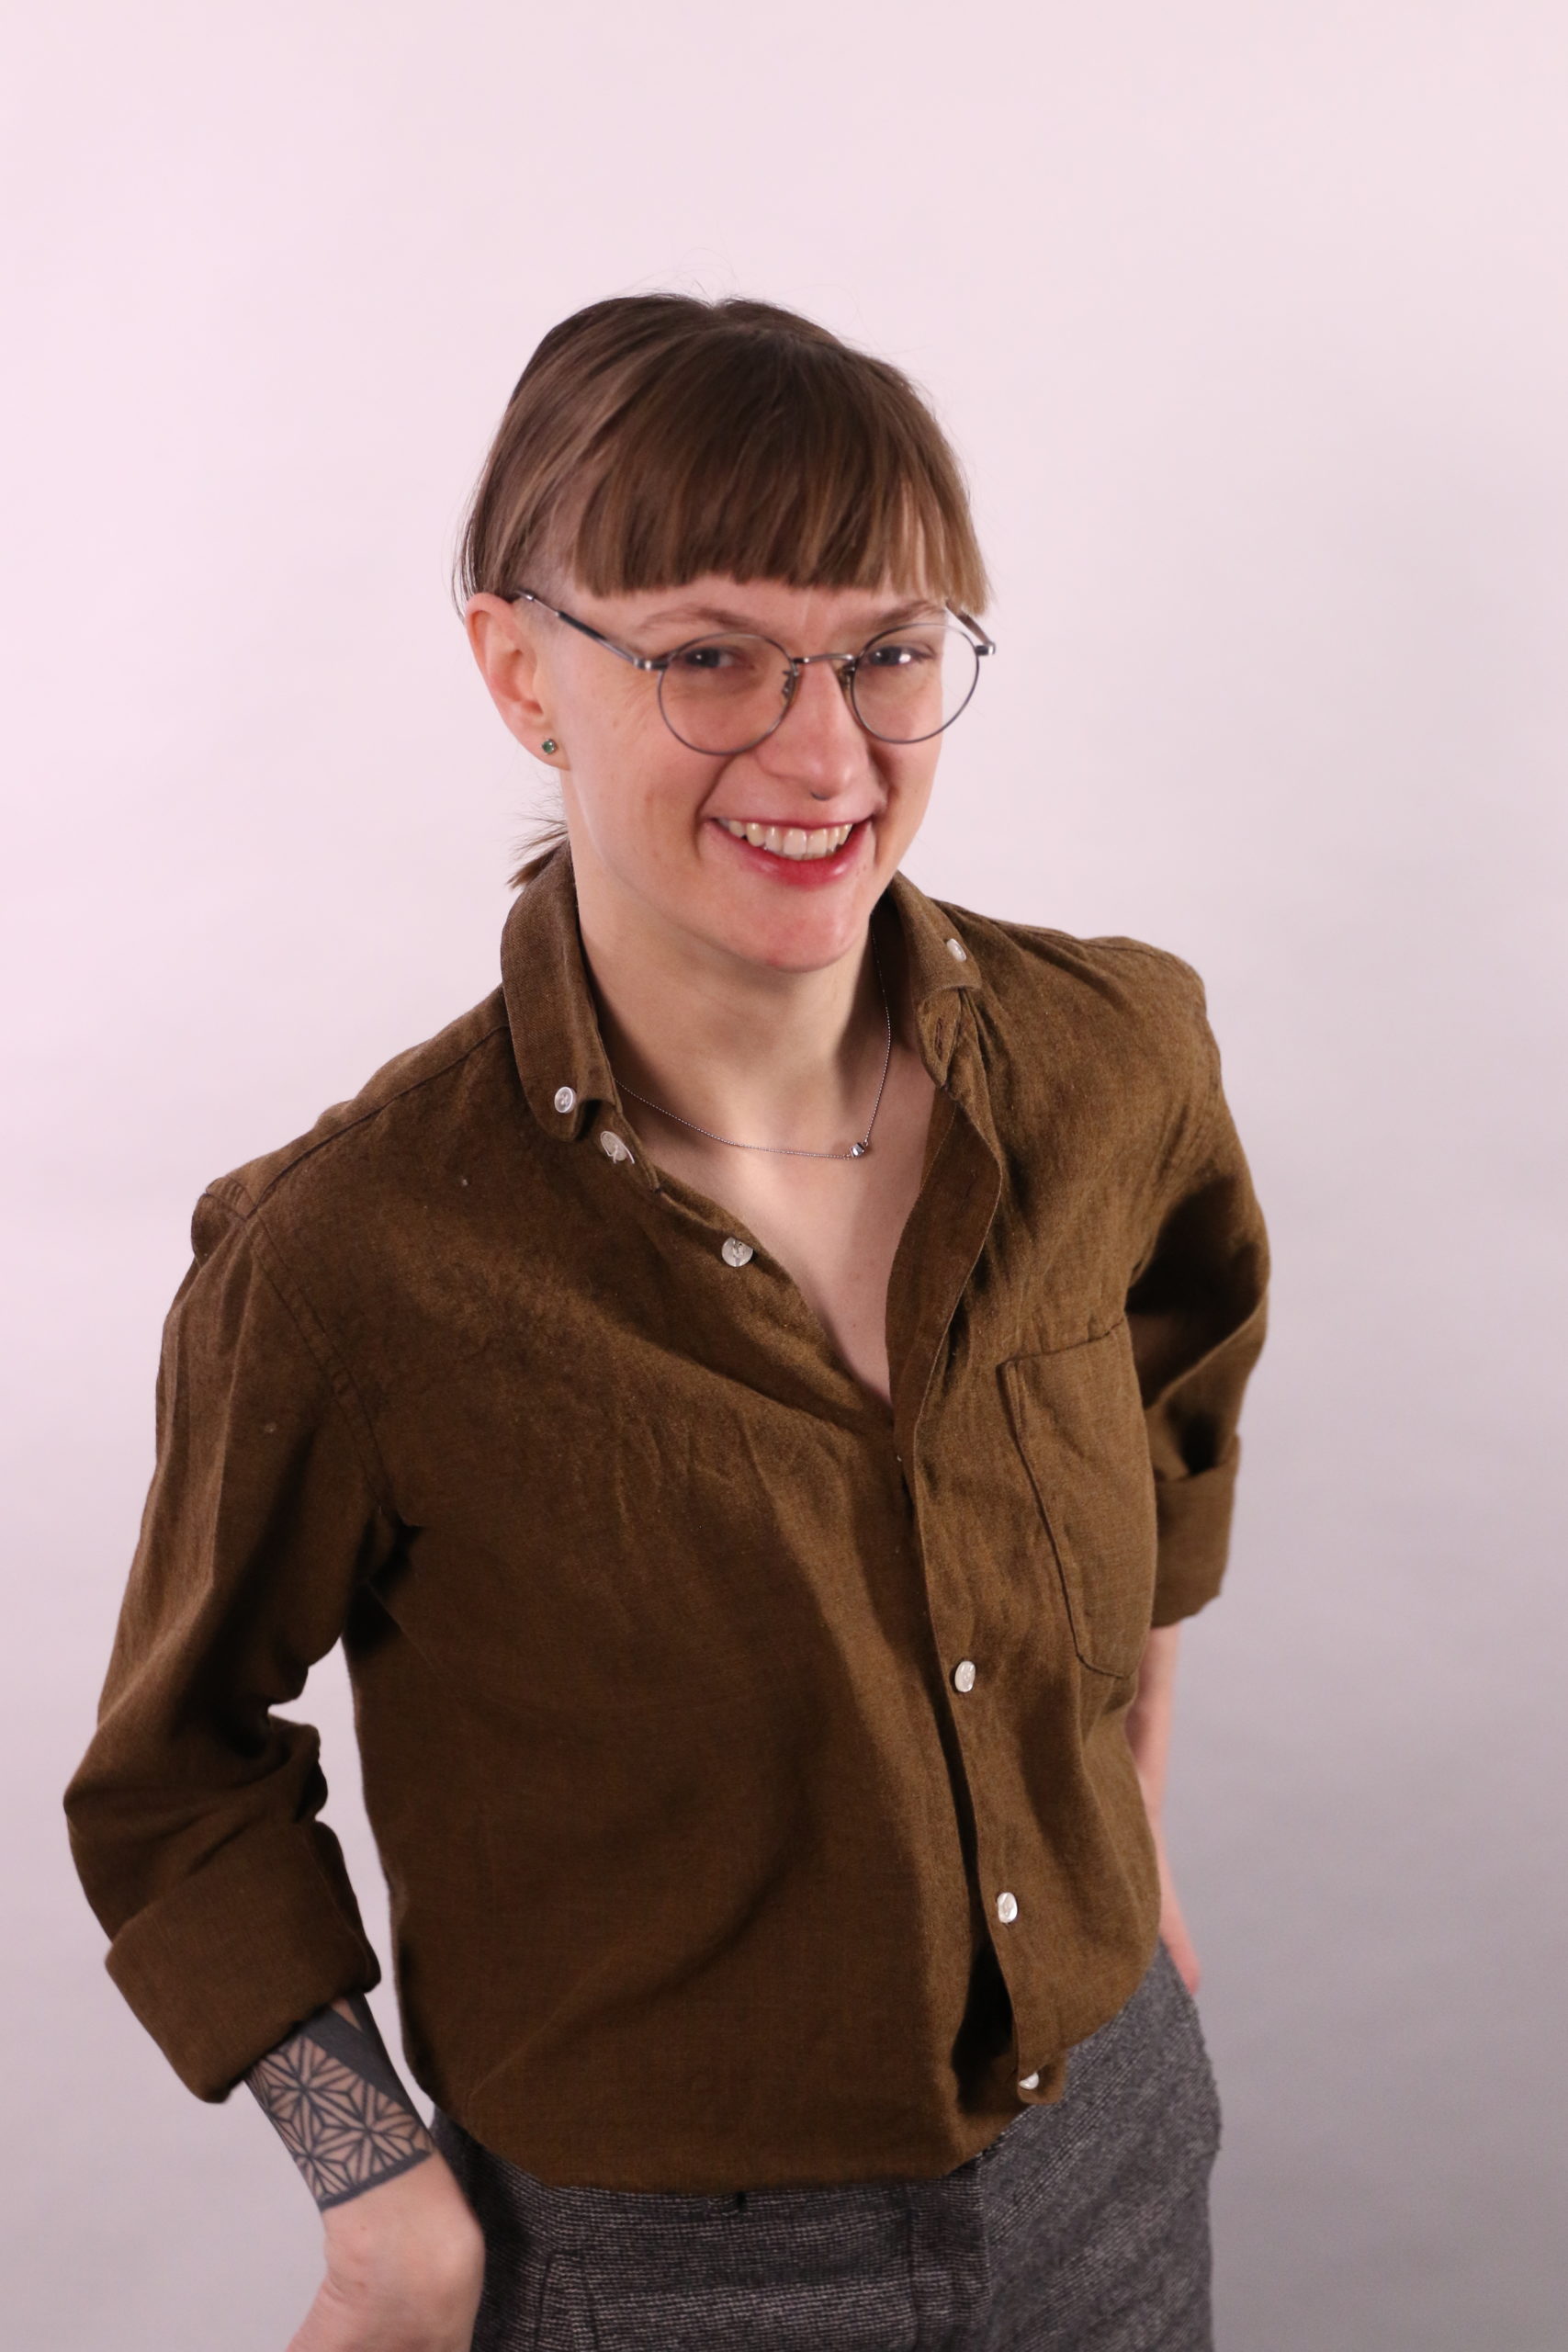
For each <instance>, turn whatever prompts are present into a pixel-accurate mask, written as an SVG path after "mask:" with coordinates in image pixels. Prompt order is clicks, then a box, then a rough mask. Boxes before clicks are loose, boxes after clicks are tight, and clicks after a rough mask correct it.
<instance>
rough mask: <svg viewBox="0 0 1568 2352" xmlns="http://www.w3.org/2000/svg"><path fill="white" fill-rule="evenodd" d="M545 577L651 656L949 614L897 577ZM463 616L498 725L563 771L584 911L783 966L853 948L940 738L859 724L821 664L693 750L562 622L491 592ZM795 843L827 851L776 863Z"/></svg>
mask: <svg viewBox="0 0 1568 2352" xmlns="http://www.w3.org/2000/svg"><path fill="white" fill-rule="evenodd" d="M555 587H556V588H557V589H558V594H551V602H552V603H556V604H558V605H560V606H561V608H562V609H563V610H564V611H566V612H569V613H570V614H572V615H573V616H575V617H576V618H577V619H579V620H582V621H586V622H588V623H589V625H590V626H591V627H592V628H596V629H600V630H602V631H603V632H604V635H605V636H606V637H609V638H613V639H615V642H616V644H618V645H622V646H626V647H627V648H628V649H629V650H632V651H633V652H637V653H641V654H649V655H653V654H662V653H668V652H669V651H671V649H672V648H674V647H675V646H678V645H681V644H682V643H683V642H684V641H685V640H686V639H691V638H694V637H700V636H704V635H706V634H709V633H711V632H713V631H716V630H735V629H744V630H753V631H756V632H758V633H760V634H761V635H762V636H765V637H770V638H773V639H776V640H777V642H778V643H779V644H780V645H782V646H783V647H784V648H785V650H787V651H789V652H791V653H795V654H804V653H820V652H829V651H831V652H842V653H854V652H858V651H859V650H860V649H861V648H862V647H863V645H864V644H865V642H866V640H867V639H869V638H871V637H874V636H875V635H876V634H877V632H878V631H879V630H881V629H884V628H890V627H892V626H894V625H895V624H896V623H902V622H904V621H906V620H908V619H912V618H916V617H922V616H939V615H940V613H941V609H942V608H941V606H940V604H932V603H931V602H930V601H929V600H928V599H926V598H924V597H923V596H922V594H921V593H920V592H919V590H918V589H916V590H912V591H911V590H909V589H907V588H901V587H899V586H897V585H892V586H889V587H887V588H886V590H866V589H858V588H856V589H845V588H830V589H829V588H791V587H787V586H785V585H784V584H783V583H782V582H775V581H747V582H738V581H734V580H728V579H724V578H721V577H719V576H717V575H710V576H709V577H707V578H705V579H701V580H695V581H693V582H688V583H687V584H686V585H684V586H682V587H680V588H672V589H650V590H644V591H640V592H638V593H637V594H629V595H620V596H599V597H595V596H591V595H590V594H588V593H587V591H586V590H584V589H581V588H579V587H577V586H576V585H575V584H574V583H572V582H570V581H562V580H559V579H558V580H557V582H555ZM540 593H541V594H544V593H546V590H545V589H544V588H543V587H541V589H540ZM467 621H468V632H469V637H470V640H471V642H472V644H473V648H474V652H475V656H476V658H477V659H478V661H479V666H480V668H481V670H482V671H483V673H484V675H485V680H486V683H487V684H488V685H489V687H490V690H491V695H492V696H493V698H494V700H495V703H496V706H497V707H498V709H499V710H500V712H501V714H502V718H504V720H505V721H506V724H507V726H508V727H509V728H510V729H511V730H512V732H513V734H514V735H515V736H516V737H517V739H518V741H520V742H522V743H523V744H525V746H526V748H527V749H528V750H529V751H531V752H534V754H535V755H536V757H540V756H543V757H545V758H547V759H548V760H549V762H550V764H551V765H552V766H554V767H555V768H556V769H557V770H558V773H559V775H560V784H561V796H562V799H563V801H564V803H565V808H566V815H567V823H568V826H569V828H570V835H571V848H572V861H573V865H574V868H575V870H576V875H577V882H578V889H579V894H580V898H581V900H582V904H583V907H584V911H585V913H586V912H587V911H588V910H589V909H590V908H592V910H593V911H594V913H595V915H596V916H598V917H601V918H603V919H604V920H608V921H614V922H618V923H619V924H620V925H621V926H622V927H623V928H624V927H625V926H626V925H627V924H628V923H629V924H630V925H631V926H632V927H633V928H634V929H635V928H636V927H637V926H638V925H639V924H640V925H643V926H651V927H653V928H654V929H657V930H660V931H662V932H663V933H665V934H666V935H667V937H668V936H669V935H670V934H674V935H676V936H677V937H679V938H680V939H681V940H682V941H683V942H684V943H685V944H687V945H688V946H689V947H690V948H691V949H693V950H697V951H699V952H701V953H704V954H705V955H709V956H711V955H715V954H716V955H717V956H728V957H738V958H740V959H741V960H743V961H746V962H749V963H751V964H761V965H767V966H772V967H775V968H778V969H781V970H789V971H807V970H815V969H819V968H820V967H823V966H825V965H829V964H832V963H835V962H837V961H838V960H839V959H840V957H842V956H847V955H849V954H851V953H852V952H855V951H857V950H858V949H859V947H860V945H861V944H862V943H863V940H864V937H865V929H866V923H867V921H868V919H869V917H870V914H871V910H872V908H873V907H874V904H875V902H876V900H877V899H878V898H879V897H880V895H881V893H882V892H883V890H884V889H885V888H886V886H887V882H888V879H889V877H890V876H892V874H893V873H894V871H895V869H896V868H897V865H899V862H900V861H901V859H902V858H903V856H904V854H905V852H906V850H907V849H908V845H909V843H910V842H911V841H912V840H913V838H914V835H915V833H916V831H917V830H918V828H919V823H920V820H921V818H922V817H923V816H924V814H925V809H926V804H927V801H928V799H929V797H930V795H931V781H932V778H933V776H934V775H935V772H936V763H937V759H938V755H939V753H940V751H941V746H942V738H941V736H940V735H938V736H933V737H931V738H930V739H929V740H928V741H925V742H921V743H889V742H885V741H881V740H879V739H878V738H877V737H875V736H872V735H868V734H867V733H866V732H865V730H864V729H863V728H862V727H861V725H860V724H859V722H858V721H857V719H856V718H855V716H854V713H853V711H852V708H851V707H850V703H849V698H848V695H846V694H845V692H844V689H843V687H842V686H841V685H840V683H839V673H838V672H837V671H836V670H835V668H834V667H833V665H832V664H831V663H829V662H817V663H814V664H813V665H812V666H811V667H810V668H808V669H807V670H805V671H803V672H802V673H800V678H799V684H798V685H797V688H796V691H795V698H794V700H793V702H792V703H791V705H790V707H789V709H788V712H787V714H786V715H785V717H784V721H783V723H782V724H781V725H780V726H779V727H777V728H776V729H774V731H773V733H772V734H771V735H769V736H766V737H765V738H764V739H763V741H761V742H760V743H757V744H755V745H753V747H752V748H751V749H750V751H746V752H736V753H733V754H730V755H728V756H716V755H714V754H712V753H709V752H697V751H693V750H690V749H688V747H687V746H686V745H685V744H684V743H682V741H680V740H679V739H678V738H677V737H676V736H675V735H674V734H672V733H671V730H670V729H669V728H668V727H667V726H666V724H665V722H664V720H663V718H661V716H660V708H659V695H658V684H659V681H658V678H657V677H656V676H655V675H654V674H652V673H649V672H646V671H638V670H634V669H633V668H632V667H631V665H630V664H629V663H628V662H622V661H619V660H617V659H616V657H615V654H613V653H611V652H608V651H607V650H605V649H604V647H603V646H600V645H595V644H594V643H593V641H592V639H589V638H586V637H584V636H583V635H582V634H581V631H580V630H577V629H574V628H570V627H568V625H567V624H566V623H565V622H564V621H558V620H556V619H555V618H554V617H553V616H551V615H549V614H547V613H546V612H543V611H541V610H540V609H539V608H538V607H537V606H535V605H521V606H513V605H506V604H504V603H502V600H501V599H500V598H498V597H493V596H476V597H475V598H474V599H473V600H472V602H471V604H470V605H469V607H468V616H467ZM547 738H548V739H553V740H554V741H556V742H557V743H558V746H559V749H558V751H557V752H555V753H554V754H549V753H543V752H541V746H542V744H543V743H544V741H546V739H547ZM745 828H752V829H756V828H761V829H763V831H764V833H765V834H766V833H767V832H768V829H776V831H773V833H772V835H771V838H772V840H773V842H775V843H776V846H770V845H769V840H768V839H766V838H765V839H764V840H763V841H762V842H761V844H760V845H758V844H754V843H753V842H750V840H748V839H746V838H745V837H744V830H743V829H745ZM792 832H793V834H794V836H795V837H794V838H793V839H791V838H786V837H787V836H789V835H791V833H792ZM802 836H804V842H803V840H802V838H801V837H802ZM823 837H826V838H825V839H824V838H823ZM802 846H804V847H805V848H806V849H807V852H808V853H817V852H825V854H807V855H805V856H800V855H791V854H788V853H789V852H790V851H791V850H795V851H799V850H800V849H801V848H802Z"/></svg>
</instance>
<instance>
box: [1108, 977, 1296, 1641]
mask: <svg viewBox="0 0 1568 2352" xmlns="http://www.w3.org/2000/svg"><path fill="white" fill-rule="evenodd" d="M1173 960H1174V959H1173ZM1181 969H1182V970H1183V972H1185V973H1187V977H1188V979H1189V981H1190V985H1191V986H1192V987H1193V988H1194V989H1196V991H1197V998H1198V1010H1197V1021H1198V1043H1199V1046H1200V1049H1201V1050H1200V1056H1199V1061H1200V1069H1201V1075H1200V1078H1199V1081H1198V1084H1197V1085H1196V1087H1195V1088H1194V1090H1193V1092H1194V1096H1195V1103H1194V1106H1193V1108H1192V1109H1191V1110H1190V1112H1189V1114H1188V1115H1187V1117H1186V1118H1185V1119H1184V1120H1183V1121H1182V1122H1181V1123H1180V1125H1181V1127H1182V1128H1183V1129H1184V1130H1185V1136H1186V1141H1185V1146H1184V1148H1181V1149H1180V1150H1179V1155H1178V1158H1177V1161H1176V1174H1175V1178H1174V1181H1173V1182H1171V1183H1170V1184H1168V1186H1167V1188H1166V1190H1165V1193H1164V1195H1163V1198H1162V1200H1161V1202H1160V1204H1159V1208H1158V1211H1157V1213H1156V1237H1155V1239H1154V1242H1153V1246H1152V1248H1151V1249H1150V1250H1149V1251H1148V1252H1147V1254H1146V1255H1145V1261H1144V1262H1143V1264H1142V1265H1141V1266H1140V1267H1139V1269H1138V1271H1137V1272H1136V1274H1135V1276H1134V1281H1133V1283H1132V1286H1131V1288H1130V1290H1129V1292H1128V1295H1127V1320H1128V1324H1129V1327H1130V1329H1131V1333H1132V1339H1133V1350H1134V1357H1135V1359H1136V1362H1137V1365H1138V1377H1139V1382H1140V1385H1141V1388H1142V1392H1143V1398H1144V1409H1145V1421H1146V1424H1147V1428H1148V1439H1149V1456H1150V1460H1151V1463H1152V1464H1153V1468H1154V1477H1155V1498H1156V1507H1157V1513H1158V1528H1159V1553H1158V1566H1157V1571H1156V1584H1155V1598H1154V1608H1153V1612H1152V1617H1151V1623H1154V1624H1156V1625H1168V1624H1172V1623H1175V1622H1176V1621H1177V1620H1178V1619H1179V1618H1182V1617H1189V1616H1191V1615H1192V1614H1193V1612H1194V1611H1197V1610H1199V1609H1201V1608H1202V1607H1203V1605H1204V1603H1205V1602H1206V1601H1209V1600H1213V1597H1214V1595H1215V1594H1216V1593H1217V1592H1218V1590H1219V1589H1220V1582H1221V1579H1222V1577H1223V1576H1224V1567H1225V1559H1226V1555H1227V1552H1228V1549H1229V1544H1230V1529H1231V1513H1232V1509H1233V1505H1234V1502H1235V1480H1236V1472H1237V1470H1238V1468H1239V1466H1240V1462H1241V1440H1240V1438H1239V1436H1238V1434H1237V1427H1236V1425H1237V1422H1238V1420H1239V1419H1240V1415H1241V1405H1242V1397H1243V1393H1244V1391H1245V1389H1246V1386H1247V1379H1248V1377H1249V1375H1250V1374H1251V1372H1252V1368H1253V1365H1254V1364H1255V1363H1257V1361H1258V1351H1259V1350H1260V1349H1261V1347H1262V1345H1263V1338H1264V1330H1265V1325H1266V1320H1267V1315H1268V1283H1269V1245H1268V1238H1267V1234H1266V1232H1265V1228H1264V1224H1263V1218H1262V1215H1261V1212H1260V1211H1259V1208H1258V1201H1257V1197H1256V1195H1255V1193H1254V1192H1253V1188H1252V1179H1251V1176H1250V1173H1249V1172H1248V1170H1247V1160H1246V1159H1245V1157H1244V1155H1243V1152H1242V1148H1241V1144H1240V1140H1239V1138H1238V1137H1237V1135H1236V1131H1235V1124H1234V1122H1233V1120H1232V1118H1231V1114H1230V1111H1229V1108H1228V1106H1227V1104H1226V1103H1225V1098H1224V1090H1223V1088H1222V1086H1221V1082H1220V1062H1219V1053H1218V1049H1217V1048H1216V1046H1215V1044H1214V1040H1213V1034H1212V1032H1211V1030H1210V1028H1209V1024H1208V1021H1207V1018H1206V1017H1205V1015H1204V1012H1203V1010H1202V988H1201V982H1200V981H1199V980H1198V978H1197V975H1196V974H1195V973H1191V972H1190V971H1189V970H1188V967H1181Z"/></svg>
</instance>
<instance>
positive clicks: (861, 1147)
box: [611, 940, 893, 1159]
mask: <svg viewBox="0 0 1568 2352" xmlns="http://www.w3.org/2000/svg"><path fill="white" fill-rule="evenodd" d="M871 960H872V962H873V963H874V965H875V967H876V985H877V987H878V989H880V990H881V994H882V1017H883V1020H884V1021H885V1022H886V1024H887V1046H886V1051H885V1053H884V1054H883V1057H882V1076H881V1078H880V1079H879V1080H877V1086H876V1100H875V1102H874V1103H873V1104H872V1106H871V1116H870V1118H869V1119H868V1120H867V1121H866V1123H865V1133H864V1135H863V1136H862V1137H861V1139H860V1141H859V1143H852V1144H851V1146H850V1148H849V1149H848V1151H803V1150H802V1149H801V1148H799V1147H798V1146H797V1145H795V1144H788V1143H737V1142H736V1140H735V1137H734V1136H716V1135H715V1133H714V1131H713V1129H712V1128H711V1127H699V1126H698V1125H697V1123H696V1121H695V1119H682V1116H681V1114H680V1113H679V1111H667V1110H666V1109H665V1108H664V1105H663V1103H650V1102H649V1098H648V1096H647V1095H646V1094H638V1093H637V1092H636V1091H634V1090H633V1089H632V1088H631V1087H629V1086H625V1085H622V1083H621V1080H619V1079H618V1078H617V1079H616V1080H615V1083H616V1085H617V1086H619V1087H620V1089H621V1092H622V1093H623V1094H629V1095H630V1096H631V1099H632V1101H633V1102H634V1103H643V1104H645V1105H646V1106H647V1108H648V1109H649V1110H650V1111H657V1112H658V1113H659V1114H660V1118H663V1119H673V1120H674V1122H675V1125H677V1126H678V1127H690V1128H691V1130H692V1132H693V1134H694V1135H699V1136H706V1137H707V1139H708V1141H709V1142H710V1143H723V1144H728V1146H729V1148H730V1149H731V1151H776V1152H782V1153H783V1154H784V1157H785V1158H786V1159H864V1158H865V1155H866V1153H867V1152H868V1151H869V1150H870V1149H871V1131H872V1129H873V1127H874V1126H875V1125H876V1114H877V1112H878V1111H879V1110H880V1109H881V1107H882V1090H883V1088H884V1087H885V1086H886V1083H887V1065H888V1063H889V1062H890V1061H891V1060H892V1058H893V1015H892V1013H891V1012H889V1011H888V1006H887V983H886V980H885V979H884V978H883V977H882V959H881V957H880V956H878V955H877V952H876V942H875V940H873V941H872V943H871ZM611 1075H612V1077H614V1075H615V1073H614V1072H613V1071H612V1073H611Z"/></svg>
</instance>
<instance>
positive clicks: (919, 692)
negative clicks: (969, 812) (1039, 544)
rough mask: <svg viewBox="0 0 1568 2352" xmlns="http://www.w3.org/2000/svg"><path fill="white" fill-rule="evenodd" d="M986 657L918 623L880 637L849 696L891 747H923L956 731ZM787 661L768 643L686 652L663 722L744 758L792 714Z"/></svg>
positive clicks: (686, 738)
mask: <svg viewBox="0 0 1568 2352" xmlns="http://www.w3.org/2000/svg"><path fill="white" fill-rule="evenodd" d="M979 673H980V657H979V654H978V653H977V651H976V648H975V645H974V643H973V640H972V639H970V638H969V637H968V636H966V635H965V633H964V630H963V629H961V628H955V627H954V626H953V623H951V622H947V621H936V620H933V621H918V622H914V623H912V624H910V625H909V626H908V627H906V628H897V629H889V630H888V631H887V632H886V634H885V635H884V636H882V637H878V638H874V639H873V640H872V642H871V643H870V644H869V645H868V646H867V647H866V648H865V650H864V651H863V653H862V654H861V656H860V658H859V660H858V661H857V662H856V664H855V671H854V675H853V677H852V680H851V683H850V698H851V701H852V703H853V705H854V709H855V715H856V717H857V718H859V720H860V722H861V725H862V726H863V728H865V729H866V730H867V732H868V733H869V734H872V735H876V736H879V737H881V739H882V740H883V741H885V742H889V743H919V742H921V741H924V740H925V739H926V737H928V736H931V735H939V734H940V733H941V732H942V729H943V728H944V727H947V726H949V725H951V723H952V721H953V719H955V718H957V716H958V714H959V712H960V711H961V710H962V709H963V708H964V704H965V703H966V702H967V701H968V700H969V697H970V695H972V694H973V693H974V691H975V682H976V678H977V677H978V676H979ZM789 695H790V673H789V668H788V664H787V662H786V660H785V658H784V655H783V653H782V652H781V650H780V648H779V647H778V646H776V645H774V644H773V642H772V640H771V639H768V638H765V637H750V636H742V635H735V636H724V637H705V638H699V639H696V640H695V641H694V643H693V644H690V645H683V646H682V647H681V649H680V650H679V651H678V652H677V653H676V654H675V655H674V656H673V658H672V659H671V662H669V664H668V665H667V666H666V668H665V669H664V670H662V671H661V672H660V680H659V699H660V708H661V709H662V711H663V713H664V718H665V720H666V723H667V724H668V725H669V726H670V727H671V729H672V730H673V731H674V733H675V734H677V735H678V736H679V737H680V739H681V741H682V742H683V743H687V744H689V745H690V746H691V748H692V749H693V750H694V751H696V752H744V751H749V750H750V747H751V745H752V744H753V743H760V742H761V741H762V739H763V737H764V736H766V735H771V734H772V732H773V729H774V728H775V727H776V726H777V725H778V724H779V722H780V720H781V719H782V718H783V717H784V712H785V710H786V709H787V708H788V707H789Z"/></svg>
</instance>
